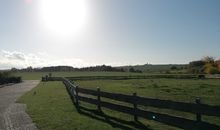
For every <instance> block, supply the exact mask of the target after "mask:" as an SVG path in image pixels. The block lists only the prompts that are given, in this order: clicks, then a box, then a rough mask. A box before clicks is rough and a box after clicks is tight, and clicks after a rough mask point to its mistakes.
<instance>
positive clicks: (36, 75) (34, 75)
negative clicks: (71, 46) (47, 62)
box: [12, 72, 145, 80]
mask: <svg viewBox="0 0 220 130" xmlns="http://www.w3.org/2000/svg"><path fill="white" fill-rule="evenodd" d="M49 73H50V72H16V73H12V75H14V76H21V77H22V79H23V80H40V79H41V77H42V76H45V75H48V74H49ZM51 73H52V76H53V77H76V76H130V75H145V73H129V72H51Z"/></svg>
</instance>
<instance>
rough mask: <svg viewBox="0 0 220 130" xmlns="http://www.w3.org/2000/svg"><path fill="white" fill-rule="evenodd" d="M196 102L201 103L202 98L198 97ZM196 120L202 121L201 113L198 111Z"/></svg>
mask: <svg viewBox="0 0 220 130" xmlns="http://www.w3.org/2000/svg"><path fill="white" fill-rule="evenodd" d="M196 104H197V105H200V104H201V100H200V98H196ZM196 120H197V121H198V122H201V120H202V119H201V114H200V113H199V112H198V113H196Z"/></svg>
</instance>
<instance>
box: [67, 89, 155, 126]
mask: <svg viewBox="0 0 220 130" xmlns="http://www.w3.org/2000/svg"><path fill="white" fill-rule="evenodd" d="M67 92H68V94H69V96H70V98H71V101H72V104H73V105H74V106H75V108H76V110H77V111H78V112H79V113H80V114H82V115H85V116H88V117H90V118H93V119H95V120H99V121H102V122H105V123H108V124H110V125H111V126H112V127H114V128H120V129H123V130H135V129H134V128H131V127H135V128H136V129H139V130H152V129H150V128H148V127H147V126H145V125H144V124H143V123H141V122H140V121H136V122H134V121H126V120H122V119H119V118H116V117H112V116H109V115H106V114H105V113H102V112H99V111H98V110H94V109H90V108H86V107H84V106H77V104H76V103H75V101H74V98H73V97H72V96H71V94H70V93H69V91H67ZM123 124H126V125H127V126H126V125H123ZM129 126H130V127H129Z"/></svg>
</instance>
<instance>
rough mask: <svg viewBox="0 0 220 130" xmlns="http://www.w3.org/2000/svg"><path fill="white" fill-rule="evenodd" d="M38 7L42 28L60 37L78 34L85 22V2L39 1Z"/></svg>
mask: <svg viewBox="0 0 220 130" xmlns="http://www.w3.org/2000/svg"><path fill="white" fill-rule="evenodd" d="M39 7H40V17H41V19H42V21H43V24H44V26H45V27H46V28H47V29H48V30H50V31H52V32H54V33H56V34H59V35H61V36H69V35H70V36H72V35H74V34H77V33H79V31H80V30H81V29H82V27H83V26H84V24H85V22H86V18H87V16H86V15H87V8H86V3H85V0H41V1H40V6H39Z"/></svg>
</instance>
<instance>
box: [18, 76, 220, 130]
mask: <svg viewBox="0 0 220 130" xmlns="http://www.w3.org/2000/svg"><path fill="white" fill-rule="evenodd" d="M42 74H44V73H37V74H35V75H34V76H33V75H31V74H29V73H25V74H23V75H25V76H27V75H30V77H32V78H35V79H37V76H40V75H42ZM45 74H47V73H45ZM55 74H56V73H53V75H55ZM121 74H123V75H130V74H129V73H111V72H109V73H107V72H92V73H88V72H87V73H84V72H77V73H69V74H68V75H67V73H64V72H62V73H57V75H64V76H79V75H80V76H88V75H90V76H92V75H93V76H103V75H109V76H113V75H117V76H118V75H121ZM27 77H28V76H27ZM30 77H29V78H30ZM38 78H40V77H38ZM73 82H74V83H75V84H77V85H79V86H80V87H84V88H89V89H95V90H96V89H97V87H99V88H100V89H101V91H106V92H114V93H123V94H128V95H131V94H132V93H133V92H136V93H137V95H139V96H144V97H150V98H157V99H167V100H172V101H181V102H191V103H194V102H195V98H197V97H199V98H201V102H202V103H204V104H210V105H220V89H219V87H220V80H219V79H203V80H201V79H165V78H159V79H130V80H89V81H88V80H87V81H86V80H85V81H73ZM103 100H107V99H103ZM19 102H22V103H25V104H27V111H28V113H29V114H30V115H31V117H32V119H33V121H34V122H35V123H36V124H37V127H38V128H40V129H42V130H50V129H57V130H60V129H64V130H65V129H66V130H67V129H89V130H90V129H91V130H93V129H97V130H102V129H126V130H127V129H128V130H129V129H130V130H134V129H137V130H138V129H145V130H147V129H152V130H161V129H172V130H177V129H178V128H175V127H171V126H168V125H164V124H161V123H158V122H154V121H151V120H145V119H141V118H140V119H139V121H140V122H138V123H137V122H134V121H133V117H132V116H130V115H127V114H123V113H120V112H115V111H112V110H108V109H103V111H104V113H106V115H108V116H104V117H103V116H100V115H97V114H96V113H94V111H93V110H95V109H96V106H94V105H90V104H87V103H83V102H81V103H80V105H81V106H84V107H85V108H87V109H89V110H92V111H89V112H88V111H81V112H80V113H79V112H78V111H77V109H76V108H75V106H74V105H73V103H72V102H71V99H70V97H69V95H68V94H67V91H66V89H65V87H64V85H63V84H62V82H57V81H55V82H42V83H40V84H39V85H38V86H37V87H36V88H34V89H33V90H31V91H30V92H28V93H26V94H25V95H23V96H22V97H21V98H20V99H19ZM111 102H114V103H120V102H116V101H113V100H112V101H111ZM125 105H128V106H129V105H130V104H125ZM144 109H149V110H152V111H156V112H158V111H159V112H162V113H168V114H172V115H175V116H184V117H186V118H189V119H195V115H192V114H189V113H182V112H177V111H171V110H166V109H163V110H161V109H160V110H158V109H156V108H151V107H147V108H144ZM202 120H204V121H207V122H210V123H212V124H216V125H219V124H220V118H219V117H209V116H202Z"/></svg>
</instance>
